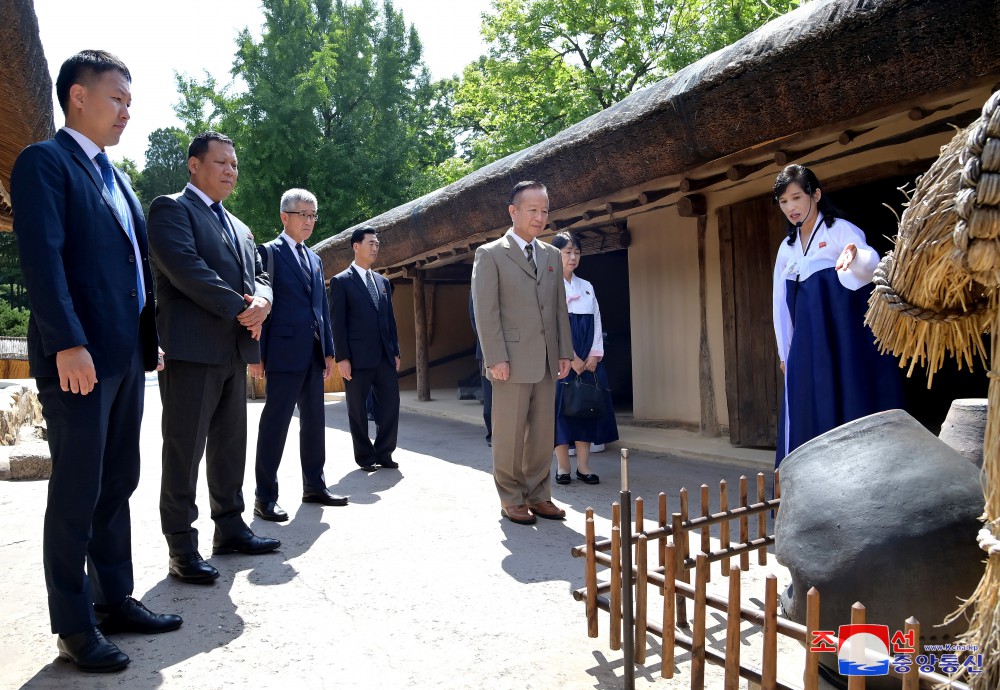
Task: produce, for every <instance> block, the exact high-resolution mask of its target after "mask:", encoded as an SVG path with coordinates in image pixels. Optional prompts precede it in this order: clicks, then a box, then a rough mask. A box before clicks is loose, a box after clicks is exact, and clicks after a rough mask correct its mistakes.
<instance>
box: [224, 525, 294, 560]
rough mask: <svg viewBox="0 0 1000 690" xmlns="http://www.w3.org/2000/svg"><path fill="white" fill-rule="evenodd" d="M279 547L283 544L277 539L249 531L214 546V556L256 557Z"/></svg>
mask: <svg viewBox="0 0 1000 690" xmlns="http://www.w3.org/2000/svg"><path fill="white" fill-rule="evenodd" d="M279 546H281V542H280V541H278V540H277V539H271V538H270V537H258V536H257V535H256V534H254V533H253V532H251V531H250V530H247V531H246V532H244V533H243V534H240V535H238V536H235V537H230V538H229V539H226V540H225V541H220V542H217V543H216V544H213V545H212V554H213V555H216V556H221V555H223V554H227V553H245V554H248V555H251V556H256V555H257V554H261V553H267V552H269V551H274V550H275V549H276V548H278V547H279Z"/></svg>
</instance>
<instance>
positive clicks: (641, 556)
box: [634, 534, 649, 664]
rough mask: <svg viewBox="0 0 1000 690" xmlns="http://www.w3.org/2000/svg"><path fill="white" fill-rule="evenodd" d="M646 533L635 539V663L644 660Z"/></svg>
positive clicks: (647, 574)
mask: <svg viewBox="0 0 1000 690" xmlns="http://www.w3.org/2000/svg"><path fill="white" fill-rule="evenodd" d="M647 557H648V554H647V553H646V535H645V534H640V535H639V537H638V539H636V559H635V567H636V569H637V570H638V575H637V576H636V579H635V649H634V652H635V663H637V664H641V663H643V662H644V661H646V581H647V578H648V576H649V573H648V572H647V570H646V564H647V563H646V561H647Z"/></svg>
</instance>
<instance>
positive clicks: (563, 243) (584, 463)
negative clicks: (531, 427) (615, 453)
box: [552, 232, 618, 484]
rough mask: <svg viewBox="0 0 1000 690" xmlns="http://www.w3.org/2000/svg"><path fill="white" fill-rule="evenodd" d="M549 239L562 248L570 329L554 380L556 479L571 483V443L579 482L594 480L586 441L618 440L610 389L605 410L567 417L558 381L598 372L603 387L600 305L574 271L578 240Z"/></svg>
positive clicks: (567, 237) (564, 235)
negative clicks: (562, 370) (566, 356)
mask: <svg viewBox="0 0 1000 690" xmlns="http://www.w3.org/2000/svg"><path fill="white" fill-rule="evenodd" d="M552 245H553V246H554V247H556V248H557V249H558V250H559V252H560V253H561V254H562V267H563V281H564V282H565V287H566V306H567V308H568V310H569V327H570V331H571V333H572V334H573V360H572V361H571V362H570V372H569V376H567V377H566V378H565V379H563V380H562V381H560V382H559V385H556V442H555V452H556V483H557V484H569V483H570V466H569V465H570V463H569V448H570V444H574V445H575V447H576V478H577V479H579V480H580V481H582V482H583V483H584V484H599V483H600V478H599V477H598V476H597V475H596V474H594V473H593V472H591V471H590V445H591V443H593V444H595V445H598V444H604V443H610V442H611V441H617V440H618V423H617V422H616V421H615V412H614V409H613V408H612V405H611V393H610V392H608V393H607V394H606V399H605V405H604V415H603V416H601V417H599V418H597V419H581V418H579V417H567V416H566V415H565V414H563V411H562V396H563V390H564V389H565V388H566V386H564V385H561V384H563V383H569V382H571V381H573V379H574V378H576V377H577V376H584V377H585V378H584V380H585V381H589V380H591V378H592V377H595V376H596V377H597V381H598V383H600V385H601V387H602V388H604V389H605V390H608V374H607V372H606V371H605V370H604V362H603V359H604V336H603V334H602V333H601V310H600V308H599V307H598V306H597V295H596V294H595V293H594V286H593V285H591V284H590V283H589V282H587V281H586V280H584V279H583V278H580V277H578V276H575V275H574V274H573V272H574V271H575V270H576V269H577V267H578V266H579V265H580V254H581V247H580V240H579V238H577V237H576V235H573V234H571V233H568V232H561V233H559V234H558V235H556V236H555V237H554V238H553V239H552Z"/></svg>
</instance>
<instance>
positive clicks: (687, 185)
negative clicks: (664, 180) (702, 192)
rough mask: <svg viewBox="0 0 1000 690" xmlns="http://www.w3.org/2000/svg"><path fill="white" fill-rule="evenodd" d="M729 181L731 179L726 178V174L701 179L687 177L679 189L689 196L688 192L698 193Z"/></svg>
mask: <svg viewBox="0 0 1000 690" xmlns="http://www.w3.org/2000/svg"><path fill="white" fill-rule="evenodd" d="M728 179H729V178H728V177H727V176H726V173H719V174H718V175H712V176H710V177H703V178H701V179H692V178H690V177H685V178H684V179H683V180H681V182H680V185H679V188H680V190H681V191H682V192H684V193H685V194H687V193H688V192H697V191H698V190H699V189H705V188H706V187H711V186H712V185H714V184H719V183H720V182H726V181H727V180H728Z"/></svg>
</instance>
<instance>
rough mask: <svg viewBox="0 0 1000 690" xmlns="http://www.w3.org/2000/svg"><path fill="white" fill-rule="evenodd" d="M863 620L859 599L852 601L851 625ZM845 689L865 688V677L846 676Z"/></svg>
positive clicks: (863, 612)
mask: <svg viewBox="0 0 1000 690" xmlns="http://www.w3.org/2000/svg"><path fill="white" fill-rule="evenodd" d="M864 622H865V607H864V606H863V605H862V603H861V602H860V601H856V602H854V606H852V607H851V625H864ZM847 690H865V677H864V676H848V677H847Z"/></svg>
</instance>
